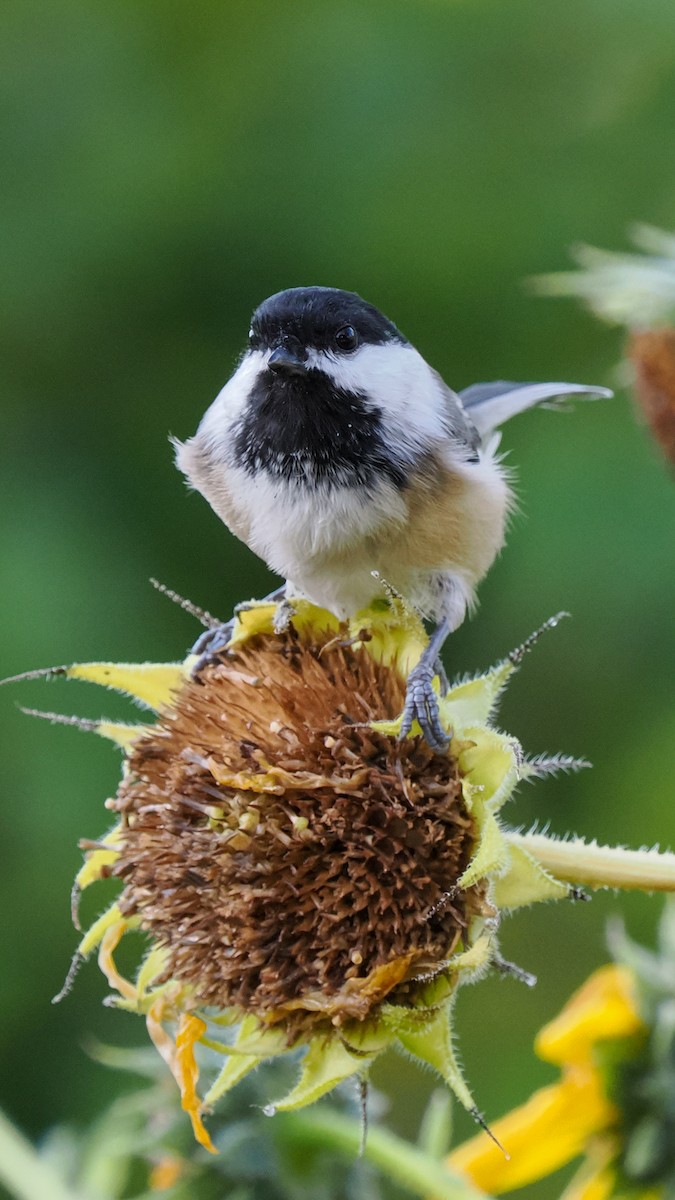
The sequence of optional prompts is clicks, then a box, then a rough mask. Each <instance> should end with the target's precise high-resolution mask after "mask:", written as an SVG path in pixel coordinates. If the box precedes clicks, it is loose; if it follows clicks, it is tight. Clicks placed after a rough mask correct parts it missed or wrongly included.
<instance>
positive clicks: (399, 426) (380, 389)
mask: <svg viewBox="0 0 675 1200" xmlns="http://www.w3.org/2000/svg"><path fill="white" fill-rule="evenodd" d="M312 353H313V355H314V356H315V358H316V361H315V363H313V364H312V365H316V366H317V367H318V369H319V370H322V371H325V373H326V375H328V376H330V378H331V379H332V380H333V382H334V383H335V385H336V386H337V387H339V388H341V389H342V390H344V391H346V392H358V393H360V394H361V395H362V396H365V397H366V400H367V402H369V403H370V404H371V405H372V407H373V408H378V409H379V410H380V412H381V413H382V419H383V422H384V429H385V433H386V434H387V435H388V436H389V437H390V438H391V439H392V443H393V444H394V446H395V447H396V448H397V449H399V448H401V449H403V448H404V447H406V446H407V447H411V446H412V447H413V448H415V449H420V448H422V447H428V446H429V444H430V443H431V444H434V443H436V442H437V441H438V439H439V437H441V436H442V431H443V425H442V418H443V411H444V404H443V398H442V396H441V393H440V389H439V386H438V380H437V378H436V376H435V375H434V373H433V371H432V370H431V368H430V367H429V365H428V364H427V363H426V362H425V361H424V359H423V358H422V355H421V354H419V353H418V351H417V350H415V348H414V347H413V346H403V345H400V344H399V343H398V342H387V343H386V344H385V345H382V346H368V345H366V346H360V347H359V349H358V350H356V351H354V353H353V354H340V355H337V354H335V355H334V354H331V353H329V352H327V351H313V352H312Z"/></svg>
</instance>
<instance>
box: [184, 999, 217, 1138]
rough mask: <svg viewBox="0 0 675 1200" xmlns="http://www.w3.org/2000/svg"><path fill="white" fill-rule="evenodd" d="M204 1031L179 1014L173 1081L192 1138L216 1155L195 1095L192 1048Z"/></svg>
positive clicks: (195, 1020) (198, 1021)
mask: <svg viewBox="0 0 675 1200" xmlns="http://www.w3.org/2000/svg"><path fill="white" fill-rule="evenodd" d="M205 1030H206V1022H205V1021H202V1019H201V1017H196V1016H195V1015H194V1014H193V1013H183V1014H182V1015H181V1018H180V1021H179V1023H178V1031H177V1033H176V1080H177V1082H178V1085H179V1087H180V1096H181V1105H182V1108H183V1111H184V1112H186V1113H187V1114H188V1115H189V1117H190V1120H191V1121H192V1129H193V1131H194V1135H195V1137H196V1139H197V1141H198V1142H199V1144H200V1145H201V1146H204V1148H205V1149H206V1150H209V1151H210V1152H211V1154H217V1153H218V1151H217V1150H216V1148H215V1146H214V1144H213V1142H212V1141H211V1138H210V1137H209V1135H208V1133H207V1131H206V1129H205V1128H204V1123H203V1121H202V1118H201V1101H200V1099H199V1096H198V1095H197V1082H198V1080H199V1067H198V1066H197V1061H196V1059H195V1044H196V1043H197V1042H198V1041H199V1039H200V1038H201V1036H202V1034H203V1033H204V1032H205Z"/></svg>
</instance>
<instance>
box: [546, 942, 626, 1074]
mask: <svg viewBox="0 0 675 1200" xmlns="http://www.w3.org/2000/svg"><path fill="white" fill-rule="evenodd" d="M642 1029H644V1025H643V1023H642V1021H641V1019H640V1016H639V1014H638V1010H637V1001H636V998H635V985H634V981H633V976H632V974H631V972H630V971H629V970H628V968H627V967H622V966H619V965H617V964H615V963H609V964H608V965H607V966H605V967H600V968H599V970H597V971H594V972H593V974H592V975H591V976H590V977H589V978H588V979H587V980H586V982H585V983H584V984H582V986H581V987H580V988H579V990H578V991H577V992H575V993H574V995H573V996H572V998H571V999H570V1000H569V1001H568V1002H567V1004H566V1005H565V1007H564V1008H563V1010H562V1012H561V1013H559V1014H558V1016H557V1017H554V1019H553V1020H552V1021H549V1023H548V1025H545V1026H544V1028H543V1029H541V1030H540V1031H539V1033H538V1035H537V1039H536V1041H535V1044H534V1048H535V1050H536V1052H537V1054H538V1055H539V1057H540V1058H543V1059H546V1061H547V1062H552V1063H562V1064H567V1063H584V1062H590V1061H591V1060H592V1057H593V1050H594V1048H595V1046H596V1043H597V1042H600V1041H607V1039H608V1038H623V1037H629V1036H630V1035H631V1034H635V1033H638V1032H639V1031H640V1030H642Z"/></svg>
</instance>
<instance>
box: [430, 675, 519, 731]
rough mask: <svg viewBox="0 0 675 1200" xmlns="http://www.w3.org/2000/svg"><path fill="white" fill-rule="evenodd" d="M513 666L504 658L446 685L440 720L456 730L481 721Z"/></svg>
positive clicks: (495, 700)
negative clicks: (483, 670)
mask: <svg viewBox="0 0 675 1200" xmlns="http://www.w3.org/2000/svg"><path fill="white" fill-rule="evenodd" d="M515 669H516V668H515V666H514V664H513V663H512V662H511V661H510V659H508V658H507V659H506V660H505V661H504V662H501V663H498V665H497V666H496V667H493V668H492V670H491V671H487V672H486V673H485V674H484V675H479V676H478V677H477V678H476V679H469V680H465V681H464V682H463V683H458V684H456V685H455V686H454V687H452V688H450V691H449V692H448V693H447V695H445V696H444V697H443V699H442V700H441V702H440V707H441V710H442V719H443V723H444V724H445V723H446V722H447V724H448V725H449V727H450V728H454V729H458V730H464V729H466V728H468V727H469V726H471V725H484V724H485V722H486V721H487V720H488V719H489V717H490V714H491V712H492V710H493V708H494V706H495V704H496V703H497V700H498V699H499V695H500V693H501V692H502V691H503V690H504V688H505V687H506V684H507V683H508V680H509V677H510V676H511V675H512V674H513V672H514V671H515Z"/></svg>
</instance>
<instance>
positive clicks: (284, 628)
mask: <svg viewBox="0 0 675 1200" xmlns="http://www.w3.org/2000/svg"><path fill="white" fill-rule="evenodd" d="M293 611H294V609H293V604H292V602H291V601H290V600H289V599H288V598H287V597H286V596H284V597H283V599H281V600H280V601H279V603H278V604H277V607H276V611H275V613H274V617H273V619H272V628H273V630H274V632H275V633H277V634H279V633H287V632H288V628H289V626H290V623H291V619H292V617H293Z"/></svg>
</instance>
